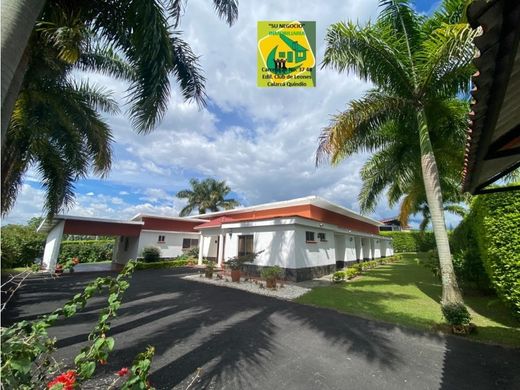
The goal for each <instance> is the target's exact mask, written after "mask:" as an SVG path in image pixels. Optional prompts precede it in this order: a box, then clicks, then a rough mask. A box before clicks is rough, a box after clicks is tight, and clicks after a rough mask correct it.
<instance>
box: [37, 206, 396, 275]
mask: <svg viewBox="0 0 520 390" xmlns="http://www.w3.org/2000/svg"><path fill="white" fill-rule="evenodd" d="M380 226H382V223H381V222H378V221H376V220H374V219H371V218H369V217H366V216H362V215H360V214H357V213H355V212H354V211H352V210H349V209H347V208H344V207H342V206H339V205H336V204H333V203H331V202H328V201H327V200H325V199H323V198H319V197H317V196H309V197H305V198H298V199H292V200H288V201H283V202H274V203H267V204H261V205H257V206H251V207H246V208H240V209H234V210H227V211H220V212H215V213H209V214H203V215H198V216H193V217H186V218H180V217H161V216H157V215H145V214H138V215H136V216H135V217H134V218H132V219H131V220H130V221H114V220H108V219H105V220H102V219H92V218H90V219H89V218H82V217H72V216H56V217H54V218H53V219H52V220H46V221H44V222H43V223H42V225H41V226H40V228H39V230H40V231H45V232H48V239H47V245H46V248H45V253H44V258H43V263H44V266H45V267H46V268H48V269H53V268H54V266H55V264H56V259H57V256H58V252H59V242H60V241H61V236H62V235H63V234H107V232H108V231H110V232H111V233H109V234H112V235H116V236H118V237H117V239H116V240H117V241H116V245H115V246H114V254H113V263H114V264H119V265H124V264H126V262H127V261H128V260H129V259H132V258H137V257H140V256H141V253H142V250H143V249H144V248H145V247H148V246H155V247H158V248H159V249H160V250H161V256H162V257H165V258H171V257H177V256H179V255H182V254H183V253H186V251H189V250H191V249H193V248H196V247H198V248H199V259H198V262H199V264H200V265H202V261H203V259H204V258H207V259H212V260H215V261H216V262H217V263H218V265H219V266H221V265H222V264H223V263H224V262H225V261H227V260H228V259H230V258H232V257H235V256H238V255H247V254H251V253H257V252H260V253H259V254H258V256H257V257H256V259H255V260H254V262H252V263H248V264H246V265H245V268H246V269H247V272H249V273H251V274H257V273H259V272H260V270H261V269H262V267H266V266H274V265H278V266H280V267H281V268H283V269H284V272H285V275H286V277H287V278H288V279H290V280H295V281H300V280H307V279H311V278H313V277H316V276H321V275H324V274H327V273H330V272H333V271H334V270H336V269H337V268H342V267H344V266H345V265H348V264H351V263H354V262H357V261H363V260H368V259H376V258H381V257H386V256H391V255H393V248H392V241H391V239H390V238H387V237H382V236H380V235H379V228H380ZM118 228H119V230H118ZM80 231H81V232H80ZM96 231H99V233H95V232H96ZM129 233H130V234H129Z"/></svg>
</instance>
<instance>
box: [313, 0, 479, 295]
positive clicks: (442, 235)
mask: <svg viewBox="0 0 520 390" xmlns="http://www.w3.org/2000/svg"><path fill="white" fill-rule="evenodd" d="M466 3H467V2H466V1H464V0H445V1H444V2H443V4H442V5H441V7H440V9H439V10H437V11H436V12H435V13H433V15H432V16H430V17H424V16H422V15H419V14H417V12H416V11H415V10H414V9H413V7H412V6H411V5H410V3H409V1H407V0H384V1H381V3H380V4H381V7H382V11H381V13H380V15H379V17H378V19H377V21H376V22H375V23H368V24H367V25H366V26H360V25H356V24H354V23H351V22H348V23H341V22H340V23H335V24H333V25H331V26H330V27H329V29H328V32H327V37H326V43H327V48H326V52H325V58H324V62H323V66H325V67H332V68H334V69H336V70H338V71H340V72H342V71H352V72H354V73H356V74H357V75H358V76H359V77H361V78H363V79H365V80H369V81H370V82H371V83H372V84H373V85H374V88H373V89H371V90H370V91H368V93H367V94H366V95H365V96H364V97H363V98H362V99H360V100H357V101H353V102H352V103H350V106H349V108H348V109H347V110H346V111H344V112H342V113H340V114H338V115H336V116H335V117H334V118H333V119H332V121H331V123H330V124H329V126H327V127H326V128H325V129H324V130H323V132H322V134H321V137H320V144H319V147H318V153H317V161H318V162H320V161H322V160H323V159H324V158H327V157H329V158H330V159H331V163H332V164H337V163H339V162H340V161H341V160H343V159H344V158H346V157H348V156H351V155H352V154H354V153H356V152H359V151H369V152H374V155H373V156H372V157H371V159H369V161H368V162H367V164H368V165H369V166H370V165H373V166H376V167H378V168H379V170H382V169H385V170H389V171H391V172H395V173H396V175H395V178H394V179H393V180H392V182H390V183H389V182H385V181H384V180H383V179H381V178H380V177H379V176H378V175H377V174H374V175H373V176H372V177H369V179H370V180H371V181H372V183H373V185H375V186H378V188H381V190H380V191H382V190H384V189H387V190H388V193H389V196H394V194H393V192H394V191H395V192H396V194H398V193H402V194H405V193H406V191H408V190H409V189H410V187H411V185H412V184H413V183H416V182H417V177H419V176H421V177H422V184H423V186H424V194H425V197H426V200H427V203H428V208H429V212H430V215H431V220H432V225H433V231H434V235H435V240H436V244H437V249H438V253H439V260H440V266H441V276H442V287H443V289H442V303H443V304H444V305H446V304H448V303H462V296H461V293H460V290H459V288H458V285H457V281H456V279H455V274H454V272H453V264H452V258H451V253H450V247H449V243H448V234H447V231H446V226H445V221H444V211H443V206H444V205H443V198H442V192H441V182H442V176H440V173H441V171H442V170H441V166H442V165H443V159H444V155H442V154H440V153H438V151H437V150H436V146H437V142H436V140H439V139H441V138H442V137H443V135H445V134H446V131H447V129H449V128H450V127H452V126H453V125H452V124H449V118H453V117H459V115H460V110H459V109H457V107H460V102H459V103H456V102H457V100H456V97H457V95H458V94H460V93H465V92H467V89H468V86H469V79H470V76H471V73H472V71H473V70H472V66H471V60H472V58H473V54H474V49H473V45H472V41H473V38H474V36H475V34H476V33H475V31H473V30H472V29H471V28H470V27H469V25H468V24H466V23H465V21H464V15H465V8H466ZM390 135H391V136H393V137H394V138H395V142H390V141H389V140H390V139H391V136H390ZM412 145H413V148H412V147H411V146H412ZM453 148H458V143H456V144H455V145H454V146H453ZM436 153H437V156H440V155H442V156H443V158H441V159H439V160H438V159H437V158H436ZM379 160H380V161H379ZM365 168H366V166H365V167H364V168H363V170H364V171H365V170H366V169H365ZM372 171H374V169H372ZM364 179H365V181H366V178H364Z"/></svg>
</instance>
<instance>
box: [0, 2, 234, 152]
mask: <svg viewBox="0 0 520 390" xmlns="http://www.w3.org/2000/svg"><path fill="white" fill-rule="evenodd" d="M183 4H184V2H183V1H181V0H125V1H120V0H92V1H87V2H85V1H64V0H47V1H44V0H37V1H33V0H17V1H12V0H6V1H3V2H2V69H3V71H2V149H3V146H4V142H5V138H6V137H5V135H6V129H7V125H8V120H9V118H10V117H11V112H12V110H13V107H14V102H15V100H16V98H17V96H18V93H19V91H20V87H21V84H22V80H23V76H24V75H25V74H26V72H27V52H26V48H27V43H28V41H29V37H30V35H31V30H32V29H33V27H34V25H35V22H36V19H37V18H38V16H39V15H40V14H41V18H40V19H39V20H40V22H49V21H50V22H53V19H52V18H50V19H49V15H55V14H60V13H61V14H63V15H74V16H75V17H77V18H78V20H79V21H80V23H81V25H82V26H83V27H84V28H85V29H86V30H88V31H89V33H90V34H89V39H88V41H87V42H85V43H87V44H95V43H101V44H102V45H103V46H104V47H110V48H112V49H113V50H114V51H115V52H118V53H122V55H123V56H124V58H125V60H126V61H127V62H128V63H129V64H130V66H131V67H132V68H133V69H134V71H135V74H136V77H135V79H134V80H133V82H132V83H131V85H130V87H129V89H128V92H129V97H130V103H131V105H130V111H129V114H130V116H131V118H132V121H133V124H134V126H135V127H136V128H137V129H138V130H139V131H144V132H146V131H149V130H151V129H152V128H153V127H154V126H155V124H156V123H157V121H158V120H159V119H160V118H161V117H162V115H163V114H164V112H165V111H166V109H167V102H168V96H169V92H170V83H169V77H170V76H173V78H174V79H176V80H177V81H178V82H179V85H180V87H181V91H182V94H183V96H184V98H185V99H194V100H196V101H197V102H198V103H200V104H204V98H205V93H204V78H203V76H202V75H201V74H200V68H199V66H198V58H197V57H196V56H195V55H194V54H193V53H192V51H191V49H190V47H189V45H188V44H187V43H186V42H184V41H183V40H182V39H181V37H180V32H179V31H178V30H177V28H178V26H179V23H180V19H181V16H182V14H183V9H182V8H183ZM213 4H214V7H215V11H216V13H217V15H218V16H219V17H220V18H222V19H225V21H226V22H227V23H228V24H229V25H232V24H233V23H234V22H235V20H236V19H237V17H238V2H237V1H236V0H213ZM42 10H43V11H42ZM93 61H95V59H93ZM4 70H5V73H4Z"/></svg>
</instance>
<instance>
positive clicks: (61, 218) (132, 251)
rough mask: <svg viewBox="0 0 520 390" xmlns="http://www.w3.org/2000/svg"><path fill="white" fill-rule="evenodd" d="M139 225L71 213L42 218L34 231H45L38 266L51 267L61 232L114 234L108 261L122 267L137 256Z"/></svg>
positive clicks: (54, 261) (59, 243) (137, 222)
mask: <svg viewBox="0 0 520 390" xmlns="http://www.w3.org/2000/svg"><path fill="white" fill-rule="evenodd" d="M143 225H144V222H142V221H120V220H114V219H102V218H89V217H77V216H71V215H56V216H54V217H52V218H46V219H45V220H44V221H43V222H42V223H41V225H40V226H39V227H38V232H41V233H47V241H46V243H45V251H44V253H43V260H42V266H43V267H44V268H45V269H46V270H48V271H53V270H54V269H55V267H56V262H57V260H58V255H59V253H60V245H61V241H62V238H63V235H64V234H83V235H91V236H115V237H116V242H115V244H114V253H113V255H112V264H114V265H121V266H122V265H124V264H126V263H127V262H128V260H129V259H132V258H134V259H135V258H136V257H137V248H138V244H139V236H140V234H141V229H142V228H143Z"/></svg>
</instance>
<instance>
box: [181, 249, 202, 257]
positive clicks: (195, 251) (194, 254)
mask: <svg viewBox="0 0 520 390" xmlns="http://www.w3.org/2000/svg"><path fill="white" fill-rule="evenodd" d="M184 255H185V256H188V257H194V258H196V259H198V258H199V247H195V248H191V249H190V250H189V251H187V252H186V253H185V254H184Z"/></svg>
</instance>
